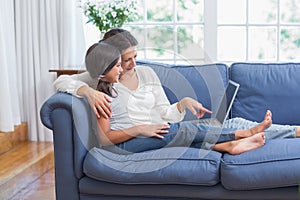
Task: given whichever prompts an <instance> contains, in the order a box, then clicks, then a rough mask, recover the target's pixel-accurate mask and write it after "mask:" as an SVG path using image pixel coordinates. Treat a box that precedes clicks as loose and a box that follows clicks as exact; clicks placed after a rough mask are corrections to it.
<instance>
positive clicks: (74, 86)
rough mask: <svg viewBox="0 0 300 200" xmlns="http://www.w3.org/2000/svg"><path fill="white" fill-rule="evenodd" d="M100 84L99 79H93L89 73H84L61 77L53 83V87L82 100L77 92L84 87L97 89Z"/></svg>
mask: <svg viewBox="0 0 300 200" xmlns="http://www.w3.org/2000/svg"><path fill="white" fill-rule="evenodd" d="M97 84H98V79H97V78H94V79H93V78H92V77H91V76H90V74H89V72H83V73H80V74H73V75H61V76H59V77H58V78H57V79H56V80H55V81H54V83H53V86H54V87H55V89H56V90H57V91H60V92H67V93H69V94H72V95H74V96H76V97H80V98H82V96H79V95H78V94H77V90H78V89H79V88H80V87H82V86H84V85H87V86H90V87H91V88H94V89H96V88H97Z"/></svg>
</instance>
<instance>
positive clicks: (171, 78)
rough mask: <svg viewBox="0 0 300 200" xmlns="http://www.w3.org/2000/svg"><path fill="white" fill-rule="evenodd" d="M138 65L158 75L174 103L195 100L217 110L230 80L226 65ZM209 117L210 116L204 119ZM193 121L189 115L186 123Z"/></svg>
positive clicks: (189, 114) (153, 63) (139, 63)
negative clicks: (188, 99) (182, 100)
mask: <svg viewBox="0 0 300 200" xmlns="http://www.w3.org/2000/svg"><path fill="white" fill-rule="evenodd" d="M137 64H138V65H146V66H149V67H151V68H152V69H153V70H154V71H155V72H156V74H157V75H158V77H159V79H160V81H161V84H162V86H163V88H164V90H165V93H166V95H167V97H168V99H169V101H170V102H171V103H174V102H177V101H178V100H180V99H182V98H183V97H192V98H194V99H197V100H198V101H199V102H201V103H202V104H203V105H204V106H205V107H207V108H209V109H212V108H213V110H214V109H216V108H217V106H218V105H219V102H220V100H221V98H222V95H223V94H224V86H226V85H227V82H228V80H229V72H228V66H227V65H225V64H209V65H169V64H163V63H157V62H150V61H138V62H137ZM207 117H210V115H205V116H204V118H207ZM193 119H196V118H195V116H194V115H192V113H191V112H189V111H188V112H187V114H186V116H185V118H184V120H193Z"/></svg>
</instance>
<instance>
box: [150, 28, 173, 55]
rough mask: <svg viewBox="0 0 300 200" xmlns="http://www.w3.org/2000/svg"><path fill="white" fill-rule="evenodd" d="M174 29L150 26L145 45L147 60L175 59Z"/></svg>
mask: <svg viewBox="0 0 300 200" xmlns="http://www.w3.org/2000/svg"><path fill="white" fill-rule="evenodd" d="M173 38H174V29H173V28H172V27H171V26H149V27H148V28H147V39H146V43H145V50H146V57H147V59H153V60H155V59H173V58H174V55H175V52H174V39H173Z"/></svg>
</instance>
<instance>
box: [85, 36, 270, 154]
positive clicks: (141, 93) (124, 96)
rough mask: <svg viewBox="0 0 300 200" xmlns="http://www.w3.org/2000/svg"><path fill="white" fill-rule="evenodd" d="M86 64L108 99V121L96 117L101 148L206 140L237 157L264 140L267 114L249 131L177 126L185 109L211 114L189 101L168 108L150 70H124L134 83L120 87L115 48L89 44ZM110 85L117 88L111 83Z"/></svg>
mask: <svg viewBox="0 0 300 200" xmlns="http://www.w3.org/2000/svg"><path fill="white" fill-rule="evenodd" d="M129 53H130V52H129ZM85 63H86V68H87V71H88V72H89V74H90V76H91V77H92V78H95V77H98V79H99V81H98V85H97V90H99V91H101V92H104V93H106V94H107V95H109V96H110V97H111V100H112V103H111V107H112V117H111V118H110V119H107V118H104V117H100V118H99V119H98V138H99V142H100V144H101V145H102V147H103V148H108V149H110V150H113V151H114V150H116V149H119V148H120V149H123V150H125V151H130V152H141V151H147V150H153V149H158V148H163V147H165V146H190V145H194V144H195V145H196V144H199V143H203V142H206V140H207V138H208V141H209V142H207V145H206V146H207V148H212V149H214V150H217V151H221V152H228V153H231V154H240V153H243V152H246V151H249V150H252V149H255V148H259V147H261V146H262V145H263V144H264V142H265V137H264V133H263V131H264V130H265V128H267V127H269V126H270V125H271V113H269V112H268V113H267V114H266V116H265V120H264V121H263V122H262V123H261V124H259V125H258V126H255V127H253V128H251V129H248V130H235V129H222V130H214V131H210V130H209V129H210V127H206V126H203V125H199V124H197V123H195V122H191V121H185V122H179V121H181V120H182V119H183V117H184V115H185V110H186V109H189V110H190V111H192V112H193V113H194V114H195V115H196V116H198V117H199V118H201V117H202V116H203V115H204V114H205V113H206V112H207V113H211V111H210V110H208V109H206V108H204V107H203V106H202V105H201V104H200V103H199V102H197V101H195V100H194V99H191V98H183V99H182V100H181V101H179V102H178V103H175V104H173V105H170V103H169V101H168V99H167V97H166V95H165V93H164V91H163V88H162V86H161V84H160V81H159V79H158V77H157V76H156V74H155V72H154V71H153V70H152V69H150V68H148V67H138V68H133V69H126V70H127V71H129V72H127V74H126V75H127V76H128V74H130V73H134V77H127V78H126V77H125V78H126V80H130V82H131V83H135V84H134V85H126V83H127V82H123V83H118V82H119V80H122V79H124V77H121V78H120V77H119V76H120V74H121V73H122V72H123V70H124V69H122V68H121V58H120V52H119V51H118V50H116V49H115V48H114V47H113V46H111V45H109V44H107V43H105V42H100V43H97V44H94V45H92V46H91V47H90V48H89V49H88V51H87V54H86V59H85ZM124 76H125V75H124ZM132 78H133V79H132ZM133 80H136V81H137V82H134V81H133ZM114 83H116V84H115V85H113V84H114ZM134 86H135V87H134ZM131 87H134V88H132V89H131ZM130 103H131V104H132V105H131V108H134V106H135V107H136V109H132V110H130V109H128V108H129V106H128V104H130ZM196 110H199V113H197V112H196ZM153 111H154V112H153ZM168 123H172V124H170V125H169V124H168ZM220 131H221V134H220ZM214 140H215V141H214ZM214 142H217V143H218V144H214ZM210 144H211V146H210ZM115 145H116V146H115Z"/></svg>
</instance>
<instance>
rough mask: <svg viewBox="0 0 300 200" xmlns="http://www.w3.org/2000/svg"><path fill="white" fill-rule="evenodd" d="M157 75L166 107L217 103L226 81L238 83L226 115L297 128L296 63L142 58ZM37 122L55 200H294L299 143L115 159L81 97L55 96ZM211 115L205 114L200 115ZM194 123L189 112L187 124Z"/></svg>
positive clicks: (172, 150)
mask: <svg viewBox="0 0 300 200" xmlns="http://www.w3.org/2000/svg"><path fill="white" fill-rule="evenodd" d="M138 65H148V66H150V67H152V68H153V69H154V70H155V71H156V72H157V74H158V76H159V78H160V80H161V82H162V85H163V87H164V89H165V91H166V93H167V96H168V98H169V100H170V101H171V102H175V101H177V99H180V98H182V97H183V96H191V97H194V98H197V99H198V100H199V101H200V102H202V104H203V105H205V106H206V107H209V108H211V109H213V110H214V109H215V108H216V106H217V102H218V101H217V100H216V99H220V97H221V96H222V92H223V91H224V86H225V85H226V83H227V82H228V80H229V79H231V80H234V81H235V82H238V83H239V84H240V89H239V91H238V94H237V97H236V99H235V101H234V104H233V107H232V110H231V114H230V117H231V118H233V117H243V118H245V119H249V120H253V121H261V120H262V119H263V116H264V114H265V111H266V110H267V109H270V110H272V113H273V123H279V124H291V125H300V105H299V103H298V102H299V100H300V89H299V86H300V78H299V75H300V63H299V64H298V63H280V64H279V63H276V64H274V63H273V64H271V63H233V64H232V65H231V66H230V67H229V66H227V65H225V64H210V65H201V66H200V65H199V66H179V65H177V66H175V65H167V64H162V63H155V62H147V61H139V62H138ZM40 115H41V120H42V123H43V124H44V125H45V126H46V127H48V128H49V129H51V130H53V134H54V153H55V184H56V199H58V200H66V199H72V200H76V199H103V200H112V199H116V200H119V199H128V200H132V199H137V200H141V199H272V200H274V199H299V197H300V196H299V183H300V139H298V138H297V139H274V140H268V141H266V144H265V145H264V146H263V147H262V148H259V149H256V150H253V151H250V152H246V153H243V154H240V155H236V156H232V155H229V154H226V153H225V154H222V153H219V152H216V151H207V150H204V149H201V148H191V147H169V148H163V149H160V150H155V151H149V152H144V153H137V154H129V155H119V154H115V153H111V152H108V151H105V150H103V149H99V148H97V142H96V141H97V140H96V137H95V129H94V128H93V127H94V126H93V124H95V118H94V117H93V111H91V109H90V108H89V105H88V103H87V101H86V99H80V98H76V97H73V96H71V95H69V94H66V93H56V94H54V95H53V96H52V97H50V98H49V99H47V100H46V102H45V103H44V104H43V106H42V108H41V111H40ZM205 117H209V116H205ZM190 119H194V118H193V116H192V115H191V113H189V112H187V115H186V118H185V120H190Z"/></svg>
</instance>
